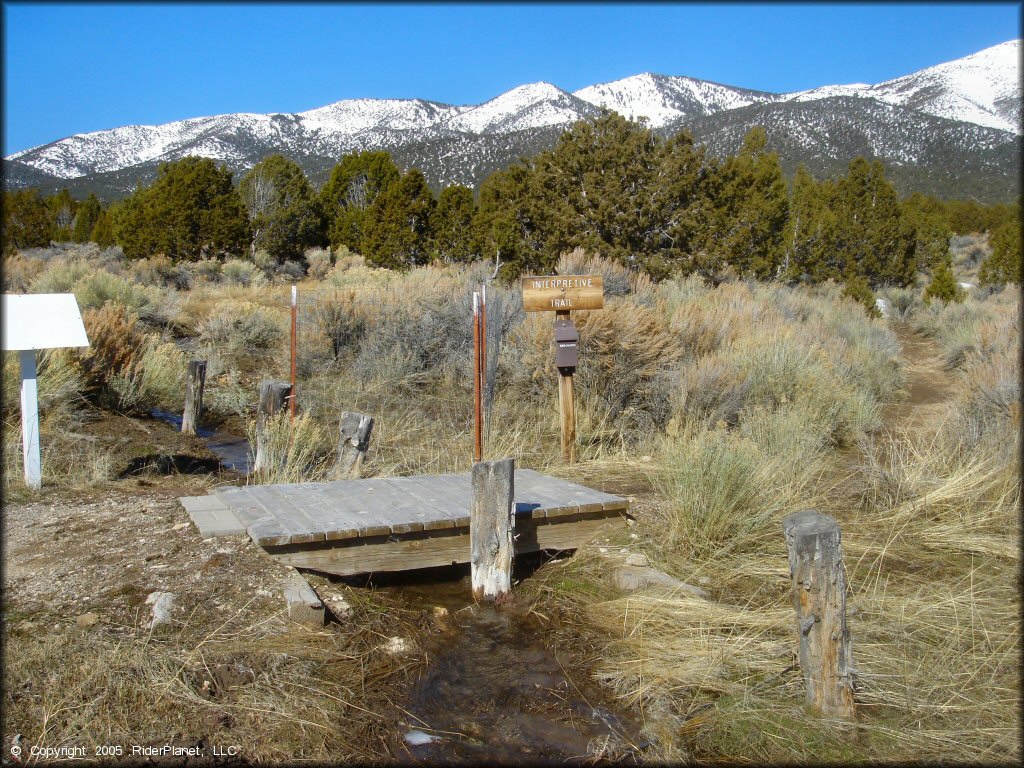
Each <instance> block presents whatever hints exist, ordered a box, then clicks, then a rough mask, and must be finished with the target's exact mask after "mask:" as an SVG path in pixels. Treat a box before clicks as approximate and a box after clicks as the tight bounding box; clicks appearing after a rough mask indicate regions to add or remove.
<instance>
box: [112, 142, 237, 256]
mask: <svg viewBox="0 0 1024 768" xmlns="http://www.w3.org/2000/svg"><path fill="white" fill-rule="evenodd" d="M113 214H114V215H113V217H112V218H113V222H112V223H113V232H114V236H115V238H116V240H117V243H118V244H119V245H120V246H121V247H122V248H123V249H124V253H125V255H126V256H128V257H129V258H145V257H147V256H151V255H153V254H155V253H164V254H166V255H167V256H170V257H171V258H172V259H185V260H197V259H200V258H203V257H204V256H205V257H223V256H225V255H228V254H237V253H240V252H241V251H242V250H243V249H244V248H245V246H246V245H247V244H248V241H249V222H248V219H247V218H246V215H245V208H244V207H243V206H242V201H241V198H240V197H239V196H238V191H237V190H236V189H235V188H234V186H233V185H232V183H231V171H230V170H228V168H227V167H225V166H218V165H217V164H216V163H215V162H214V161H213V160H211V159H209V158H201V157H185V158H182V159H181V160H178V161H176V162H169V163H162V164H161V165H160V167H159V168H158V169H157V178H156V180H155V181H154V182H153V183H152V184H151V185H150V186H148V187H143V186H141V185H139V186H138V187H136V189H135V191H134V192H133V193H132V194H131V195H130V196H129V197H128V198H126V199H125V200H124V201H123V202H122V204H121V205H118V206H117V207H116V209H115V210H114V212H113Z"/></svg>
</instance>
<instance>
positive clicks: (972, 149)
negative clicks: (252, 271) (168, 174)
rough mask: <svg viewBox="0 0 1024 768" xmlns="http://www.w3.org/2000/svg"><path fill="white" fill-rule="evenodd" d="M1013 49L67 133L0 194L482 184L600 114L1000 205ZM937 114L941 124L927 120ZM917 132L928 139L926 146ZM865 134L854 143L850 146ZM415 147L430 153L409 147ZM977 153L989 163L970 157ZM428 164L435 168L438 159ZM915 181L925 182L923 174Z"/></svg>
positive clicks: (36, 151) (1012, 135) (40, 150)
mask: <svg viewBox="0 0 1024 768" xmlns="http://www.w3.org/2000/svg"><path fill="white" fill-rule="evenodd" d="M1020 42H1021V41H1020V40H1013V41H1009V42H1006V43H1001V44H1000V45H997V46H992V47H991V48H987V49H984V50H982V51H979V52H977V53H975V54H971V55H970V56H966V57H964V58H962V59H957V60H955V61H952V62H945V63H942V64H939V65H936V66H934V67H929V68H926V69H923V70H920V71H918V72H915V73H911V74H909V75H905V76H902V77H899V78H895V79H893V80H889V81H886V82H884V83H879V84H875V85H865V84H853V85H827V86H820V87H818V88H813V89H810V90H806V91H799V92H793V93H781V94H777V93H769V92H765V91H757V90H752V89H745V88H739V87H734V86H729V85H723V84H720V83H714V82H711V81H705V80H697V79H695V78H690V77H685V76H676V75H659V74H655V73H650V72H647V73H641V74H639V75H633V76H631V77H627V78H624V79H621V80H616V81H612V82H609V83H599V84H596V85H592V86H587V87H585V88H581V89H579V90H577V91H574V92H572V93H570V92H568V91H565V90H563V89H561V88H559V87H558V86H556V85H553V84H551V83H547V82H537V83H528V84H524V85H520V86H517V87H515V88H513V89H511V90H509V91H506V92H505V93H502V94H499V95H498V96H495V97H494V98H492V99H489V100H487V101H485V102H483V103H481V104H476V105H450V104H444V103H441V102H436V101H429V100H425V99H368V98H363V99H344V100H341V101H337V102H333V103H332V104H328V105H325V106H323V107H318V108H315V109H311V110H306V111H304V112H298V113H267V114H261V113H228V114H223V115H213V116H209V117H194V118H188V119H186V120H179V121H174V122H171V123H164V124H161V125H131V126H122V127H119V128H112V129H108V130H103V131H94V132H90V133H85V134H76V135H74V136H69V137H67V138H65V139H61V140H59V141H55V142H50V143H49V144H45V145H41V146H39V147H33V148H30V149H27V150H23V151H21V152H16V153H14V154H12V155H10V156H9V157H7V158H5V160H4V171H5V173H4V175H5V187H6V188H9V189H10V188H19V187H24V186H40V187H41V188H54V189H55V188H59V187H60V186H68V184H69V183H71V185H72V186H74V187H76V188H78V187H85V186H88V184H89V183H90V180H92V181H95V182H96V185H97V186H98V188H99V189H100V190H102V194H101V197H105V198H107V199H110V198H112V197H117V196H121V195H123V194H126V193H127V192H130V190H131V189H132V188H134V186H135V183H137V182H138V181H148V180H149V179H151V178H152V177H153V175H154V173H155V168H156V166H157V165H158V164H159V163H160V162H164V161H168V160H177V159H180V158H181V157H184V156H186V155H189V154H198V155H202V156H206V157H212V158H214V159H215V160H218V161H220V162H224V163H226V164H227V165H228V166H229V167H230V168H231V169H232V171H234V172H235V173H236V174H239V175H240V174H241V173H244V172H245V171H246V170H247V169H248V168H250V167H252V165H254V164H255V163H256V162H258V161H259V160H260V159H262V157H265V156H266V155H268V154H273V153H275V152H280V153H282V154H285V155H287V156H290V157H292V158H293V159H295V160H296V161H297V162H299V164H300V165H301V166H303V169H304V170H305V171H306V172H307V174H309V175H310V177H311V179H314V178H323V177H325V176H326V172H329V169H330V167H332V166H333V164H334V163H335V162H337V161H338V160H339V159H340V158H341V157H342V156H343V155H345V154H348V153H350V152H357V151H362V150H366V149H383V150H387V151H390V152H392V153H393V154H394V155H395V156H396V160H398V161H400V164H402V163H412V164H416V163H419V166H418V167H421V166H423V165H426V166H427V167H426V168H423V167H421V169H422V170H423V171H424V173H425V175H427V178H428V181H430V183H431V185H432V186H434V187H435V188H439V187H441V186H445V185H446V184H450V183H462V184H468V185H470V186H476V185H477V184H479V182H480V181H481V180H482V178H484V176H485V175H486V174H485V173H484V169H487V168H490V169H491V170H494V169H496V168H498V167H504V165H507V164H508V162H512V161H514V160H516V159H518V158H519V157H522V156H525V155H528V154H531V153H532V152H535V151H540V150H541V149H546V148H548V147H550V146H553V145H554V143H555V142H556V141H557V138H558V136H559V135H560V134H561V132H562V131H564V130H565V129H567V128H569V127H570V126H571V125H572V124H573V123H575V122H577V121H578V120H581V119H592V118H593V117H595V116H596V115H597V114H599V112H600V110H601V109H602V108H605V109H614V110H615V111H617V112H619V113H620V114H622V115H624V116H625V117H627V118H629V119H641V118H643V119H645V122H646V124H647V125H648V126H649V127H650V128H652V129H653V130H655V131H656V132H658V133H660V134H663V135H665V134H668V133H670V132H674V131H676V130H680V129H687V130H690V131H691V132H693V135H694V138H695V141H697V142H698V143H705V144H707V146H708V147H709V149H711V150H713V151H718V150H716V148H719V147H725V146H730V145H731V143H732V142H731V140H726V139H724V138H723V136H725V135H726V134H728V135H732V134H733V133H735V128H734V127H731V126H734V125H735V124H744V125H746V124H748V123H749V115H750V114H751V112H750V110H754V112H755V113H758V114H762V113H763V114H770V115H771V116H772V125H773V126H774V127H773V129H772V130H770V131H769V149H772V150H773V151H778V152H780V158H781V159H782V160H783V164H784V166H786V167H793V166H795V164H797V163H800V162H803V163H804V164H806V165H808V167H813V168H825V167H830V164H829V163H826V162H824V160H825V159H826V158H829V157H833V158H834V157H842V156H847V157H846V159H847V160H849V159H852V155H850V154H849V153H850V152H852V151H857V150H856V149H855V145H856V146H860V148H861V151H859V152H858V153H864V152H863V150H865V149H866V154H868V155H869V156H874V157H879V158H880V159H882V160H884V161H886V162H887V163H888V164H892V165H895V166H900V165H907V164H913V163H917V162H921V158H931V159H930V160H928V162H930V163H931V162H936V163H939V164H942V163H943V162H947V163H949V164H951V165H954V166H957V165H959V166H963V167H975V166H977V168H978V169H979V172H981V171H982V170H984V172H985V173H987V174H988V175H987V176H985V175H984V174H982V175H983V176H984V178H987V179H988V180H989V181H985V180H984V179H982V181H980V182H979V184H978V185H976V186H979V187H980V189H981V191H982V193H983V194H984V188H985V186H986V184H988V183H989V182H991V184H992V185H994V186H992V190H993V192H992V194H996V195H1001V194H1004V192H1005V190H1006V189H1011V188H1013V187H1014V185H1013V184H1012V183H1008V178H1009V177H1015V176H1016V168H1015V167H1014V168H1010V167H1009V165H1008V164H1006V163H1007V161H1005V160H1000V161H999V162H1001V163H1003V165H1000V166H999V168H998V169H996V170H993V169H991V168H987V165H986V164H989V165H990V164H991V163H992V162H994V161H993V160H992V157H995V156H998V157H1000V158H1003V157H1004V155H1005V154H1006V153H1005V152H1003V153H1002V154H1000V153H999V152H996V153H995V154H994V155H993V154H992V150H993V145H1000V146H1007V147H1011V148H1012V150H1013V151H1012V153H1011V154H1013V155H1014V156H1016V155H1017V154H1019V143H1020V135H1021V125H1020V115H1021V98H1020V86H1019V78H1018V75H1019V63H1018V62H1019V54H1020ZM837 99H854V101H851V102H844V103H845V104H846V105H847V107H846V108H848V109H850V110H851V114H856V115H858V116H859V119H860V120H862V121H867V122H865V123H864V124H863V125H862V126H860V127H859V128H856V127H854V126H853V125H852V124H851V123H850V121H849V120H847V121H845V122H843V121H839V122H837V121H836V119H835V114H834V113H835V110H836V108H837V104H838V103H839V102H837V101H836V100H837ZM857 100H859V101H857ZM874 105H885V108H884V109H882V108H878V107H875V106H874ZM757 110H762V112H757ZM764 110H767V112H764ZM936 118H941V119H942V120H944V121H945V122H939V123H936V122H935V119H936ZM801 121H802V122H801ZM840 123H842V125H843V131H842V132H841V133H839V134H836V135H831V134H830V133H829V131H835V130H836V129H837V126H839V125H840ZM886 123H888V125H887V124H886ZM896 124H899V125H900V126H901V129H900V130H901V131H902V132H903V134H904V137H903V139H902V140H901V139H900V132H899V131H894V130H893V126H894V125H896ZM828 126H831V128H829V127H828ZM928 130H935V131H937V132H938V133H937V134H936V135H935V136H929V135H928V134H927V131H928ZM773 131H775V132H777V133H779V135H773ZM993 131H994V132H995V133H992V132H993ZM786 132H789V133H786ZM801 133H802V134H807V135H808V136H810V135H811V134H813V135H814V136H815V137H816V139H815V140H814V141H811V139H810V138H808V140H807V141H805V142H803V143H801V142H799V141H794V140H793V136H798V135H800V134H801ZM854 134H857V136H858V137H859V138H857V140H856V141H852V140H851V139H849V137H850V136H853V135H854ZM844 136H846V137H847V138H844ZM864 137H867V138H868V141H867V144H865V143H864V141H862V140H861V139H863V138H864ZM428 146H429V147H431V150H430V151H431V152H433V153H434V154H432V155H426V150H418V149H417V148H424V147H428ZM938 146H944V147H946V151H947V154H948V153H952V154H953V155H956V154H963V153H966V156H968V158H969V162H960V161H959V160H956V158H954V157H952V156H950V157H946V158H945V159H943V158H941V157H937V156H936V153H935V151H934V150H935V147H938ZM985 153H988V156H987V157H988V159H985V157H982V156H983V155H985ZM439 156H442V157H445V158H447V162H446V163H440V162H438V159H437V158H438V157H439ZM503 164H504V165H503ZM998 164H999V163H997V165H998ZM404 167H410V166H409V165H405V166H404ZM986 168H987V170H985V169H986ZM482 174H483V175H482ZM917 176H918V177H919V178H923V179H924V180H925V181H926V182H927V174H917ZM979 178H982V177H979ZM115 180H116V181H115ZM1016 189H1018V190H1019V182H1018V183H1017V185H1016ZM997 190H998V191H997ZM922 191H925V190H922ZM98 194H100V192H99V191H98Z"/></svg>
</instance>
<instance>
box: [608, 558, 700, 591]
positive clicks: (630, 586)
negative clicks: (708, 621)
mask: <svg viewBox="0 0 1024 768" xmlns="http://www.w3.org/2000/svg"><path fill="white" fill-rule="evenodd" d="M612 583H613V584H614V585H615V587H616V589H621V590H622V591H623V592H635V591H637V590H639V589H646V588H647V587H666V588H669V589H679V590H682V591H684V592H690V593H691V594H694V595H696V596H697V597H703V598H707V597H708V593H707V592H705V591H704V590H703V589H701V588H700V587H695V586H693V585H692V584H687V583H686V582H684V581H680V580H679V579H674V578H672V577H671V576H669V575H668V574H667V573H662V572H661V571H658V570H655V569H654V568H644V567H638V566H635V565H622V566H619V567H618V568H616V569H615V570H614V571H612Z"/></svg>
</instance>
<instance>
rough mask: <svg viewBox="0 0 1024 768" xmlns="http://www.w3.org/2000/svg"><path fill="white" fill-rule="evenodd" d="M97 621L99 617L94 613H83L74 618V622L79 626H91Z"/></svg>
mask: <svg viewBox="0 0 1024 768" xmlns="http://www.w3.org/2000/svg"><path fill="white" fill-rule="evenodd" d="M99 621H100V617H99V615H97V614H95V613H83V614H82V615H81V616H79V617H77V618H76V619H75V623H76V624H77V625H78V626H80V627H91V626H92V625H94V624H98V623H99Z"/></svg>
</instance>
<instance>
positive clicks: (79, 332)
mask: <svg viewBox="0 0 1024 768" xmlns="http://www.w3.org/2000/svg"><path fill="white" fill-rule="evenodd" d="M88 346H89V338H88V337H87V336H86V335H85V325H83V324H82V313H81V312H79V311H78V302H77V301H75V294H73V293H33V294H28V295H21V294H13V293H5V294H4V295H3V348H4V349H5V350H25V349H53V348H56V347H88Z"/></svg>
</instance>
